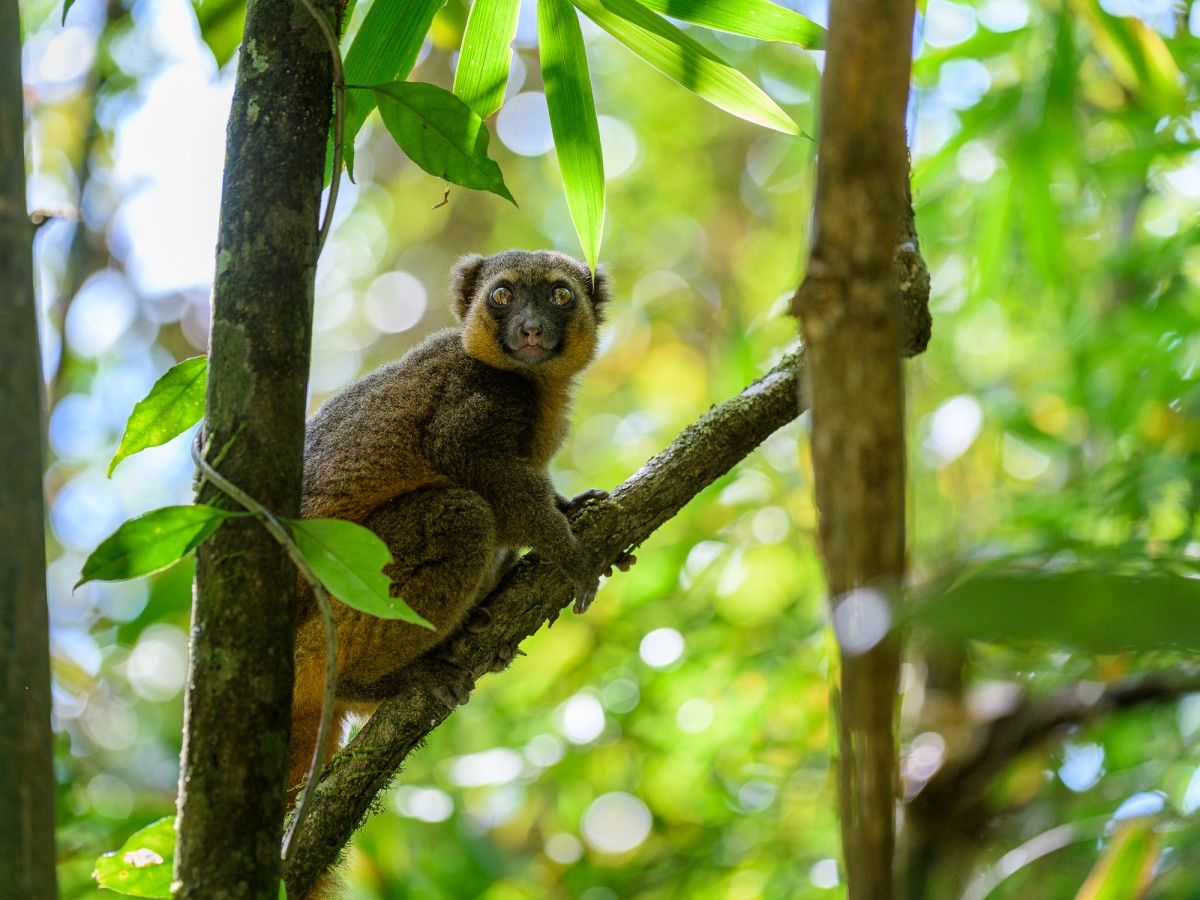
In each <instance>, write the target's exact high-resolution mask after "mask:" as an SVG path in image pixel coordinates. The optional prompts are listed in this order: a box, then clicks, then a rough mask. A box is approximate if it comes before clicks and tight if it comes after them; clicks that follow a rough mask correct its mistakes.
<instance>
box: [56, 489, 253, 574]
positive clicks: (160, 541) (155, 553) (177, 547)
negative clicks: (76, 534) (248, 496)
mask: <svg viewBox="0 0 1200 900" xmlns="http://www.w3.org/2000/svg"><path fill="white" fill-rule="evenodd" d="M248 515H250V514H249V513H245V512H232V511H230V510H227V509H217V508H216V507H215V506H204V505H203V504H200V503H197V504H194V505H192V506H164V507H163V508H162V509H154V510H151V511H150V512H148V513H144V514H142V515H140V516H138V517H137V518H135V519H130V520H129V521H128V522H125V523H124V524H122V525H121V527H120V528H118V529H117V530H116V531H114V532H113V533H112V534H111V535H109V536H108V537H107V538H105V539H104V541H103V542H102V543H101V544H100V546H99V547H97V548H96V549H95V550H93V551H92V555H91V556H89V557H88V558H87V561H86V562H84V564H83V572H82V574H81V577H80V579H79V582H78V583H77V584H76V585H75V587H79V585H81V584H85V583H87V582H89V581H124V580H126V579H129V578H140V577H141V576H143V575H152V574H153V573H155V572H158V571H159V570H161V569H165V568H167V566H170V565H172V564H173V563H176V562H178V561H179V560H180V559H182V558H183V557H185V556H187V555H188V554H189V553H191V552H192V551H193V550H195V549H196V547H198V546H199V545H200V544H201V543H203V542H204V540H205V539H206V538H207V537H208V536H209V535H210V534H212V533H213V532H214V531H216V530H217V528H218V527H219V526H220V524H221V523H222V522H224V521H225V520H226V519H232V518H238V517H241V516H248Z"/></svg>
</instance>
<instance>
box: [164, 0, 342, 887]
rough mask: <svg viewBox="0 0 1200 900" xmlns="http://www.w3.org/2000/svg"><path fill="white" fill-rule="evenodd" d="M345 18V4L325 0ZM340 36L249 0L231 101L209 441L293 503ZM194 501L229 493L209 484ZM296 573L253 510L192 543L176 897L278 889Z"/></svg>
mask: <svg viewBox="0 0 1200 900" xmlns="http://www.w3.org/2000/svg"><path fill="white" fill-rule="evenodd" d="M317 6H318V8H319V9H320V10H321V11H322V12H323V13H324V14H326V15H329V16H330V21H331V22H334V21H335V19H334V16H335V15H336V10H337V9H339V7H338V6H336V4H334V3H332V2H329V0H318V4H317ZM331 84H332V64H331V57H330V50H329V47H328V46H327V44H326V43H325V41H324V39H323V38H322V35H321V32H320V30H319V29H318V25H317V23H316V22H315V21H314V20H313V18H312V16H311V14H310V13H309V12H308V11H307V10H306V9H305V7H304V6H303V5H302V4H301V3H299V2H298V0H251V2H250V4H249V5H248V8H247V16H246V30H245V35H244V37H243V40H242V46H241V52H240V57H239V60H238V73H237V85H236V88H235V93H234V99H233V109H232V110H231V113H230V120H229V131H228V137H227V145H226V158H225V179H224V186H223V191H222V197H221V225H220V234H219V238H218V246H217V271H216V281H215V285H214V291H213V318H212V334H211V338H210V344H209V357H208V358H209V373H208V397H207V406H206V418H205V427H204V434H203V437H204V447H205V455H206V458H207V459H208V460H209V462H210V463H212V464H213V466H214V467H215V468H216V469H217V470H218V471H219V472H221V474H222V475H224V476H225V477H226V478H228V479H229V480H230V481H232V482H234V483H235V484H236V485H238V486H239V487H241V488H242V489H243V490H245V491H247V492H248V493H249V494H251V495H252V496H253V497H255V498H256V499H257V500H258V501H259V502H261V503H262V504H263V505H264V506H266V507H267V508H268V509H269V510H271V511H273V512H275V513H277V514H279V515H284V516H293V515H296V514H297V513H298V511H299V506H300V483H301V472H302V468H303V445H304V410H305V393H306V385H307V377H308V365H309V347H310V343H311V331H312V304H313V285H314V277H315V268H316V256H317V231H318V214H319V205H320V195H321V186H322V175H323V171H324V163H325V145H326V138H327V135H328V128H329V121H330V113H331V97H332V94H331ZM199 501H200V502H202V503H212V504H217V505H223V506H232V505H233V503H232V501H230V500H228V499H227V498H225V497H223V496H222V495H221V494H220V492H219V491H218V490H216V489H215V488H214V487H213V486H211V485H208V484H202V485H201V488H200V491H199ZM295 604H296V572H295V569H294V568H293V567H292V565H291V563H290V562H289V561H288V559H287V557H286V555H285V554H284V551H283V550H282V549H281V548H280V547H279V545H278V544H277V543H276V542H275V540H274V539H273V538H271V537H270V536H269V535H268V534H267V532H266V530H265V529H264V528H263V527H262V526H261V525H260V524H258V523H257V522H255V521H253V520H250V519H246V520H240V521H236V522H230V523H227V524H226V525H224V526H223V527H222V528H221V529H220V530H219V531H218V532H217V533H216V534H215V535H213V537H212V538H211V539H210V540H209V541H208V542H206V543H205V544H204V545H203V546H202V547H201V548H200V550H199V552H198V554H197V566H196V591H195V600H194V604H193V610H192V635H191V666H190V670H189V673H188V687H187V698H186V703H185V725H184V749H183V770H182V774H181V777H180V792H179V844H178V849H177V857H176V878H177V879H178V880H179V881H181V882H182V887H181V889H180V890H179V892H178V893H177V894H176V896H177V897H180V898H196V900H200V898H203V900H222V898H269V900H275V898H276V896H277V884H278V879H279V876H280V841H281V837H282V823H283V816H284V790H285V778H286V775H285V773H286V766H287V743H288V727H289V724H290V709H291V688H292V638H293V633H294V630H295Z"/></svg>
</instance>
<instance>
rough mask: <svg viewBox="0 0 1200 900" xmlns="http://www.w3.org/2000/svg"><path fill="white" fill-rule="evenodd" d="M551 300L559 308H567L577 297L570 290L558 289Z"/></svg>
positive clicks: (551, 296)
mask: <svg viewBox="0 0 1200 900" xmlns="http://www.w3.org/2000/svg"><path fill="white" fill-rule="evenodd" d="M550 299H551V301H553V302H554V303H555V304H557V305H558V306H566V305H567V304H568V303H570V302H571V301H572V300H573V299H575V295H574V294H572V293H571V289H570V288H565V287H556V288H555V289H554V292H553V293H552V294H551V295H550Z"/></svg>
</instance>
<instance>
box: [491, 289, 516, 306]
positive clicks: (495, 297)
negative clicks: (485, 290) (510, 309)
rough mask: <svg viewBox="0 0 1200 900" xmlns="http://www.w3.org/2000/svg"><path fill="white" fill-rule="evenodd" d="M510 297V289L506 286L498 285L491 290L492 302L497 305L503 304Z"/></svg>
mask: <svg viewBox="0 0 1200 900" xmlns="http://www.w3.org/2000/svg"><path fill="white" fill-rule="evenodd" d="M511 299H512V291H510V290H509V289H508V288H506V287H498V288H496V289H495V290H494V291H492V302H493V303H495V304H496V305H498V306H504V305H505V304H506V303H508V301H509V300H511Z"/></svg>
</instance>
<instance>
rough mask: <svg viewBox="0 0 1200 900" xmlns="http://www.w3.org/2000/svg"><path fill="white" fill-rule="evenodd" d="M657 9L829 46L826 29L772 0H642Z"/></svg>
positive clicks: (761, 36)
mask: <svg viewBox="0 0 1200 900" xmlns="http://www.w3.org/2000/svg"><path fill="white" fill-rule="evenodd" d="M639 2H640V3H641V4H642V5H643V6H648V7H649V8H650V9H652V10H654V11H655V12H660V13H662V14H663V15H666V16H670V17H671V18H672V19H680V20H682V21H684V22H691V23H692V24H693V25H703V26H704V27H706V28H715V29H716V30H717V31H728V32H729V33H730V34H741V35H745V36H746V37H752V38H757V39H758V40H760V41H782V42H784V43H788V44H798V45H800V46H801V47H806V48H808V49H809V50H820V49H821V48H822V47H824V46H825V29H824V28H822V27H821V26H820V25H818V24H817V23H816V22H814V21H812V20H811V19H806V18H805V17H804V16H802V15H800V13H798V12H795V11H793V10H790V9H787V8H785V7H782V6H776V5H775V4H774V3H770V2H768V0H639Z"/></svg>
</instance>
